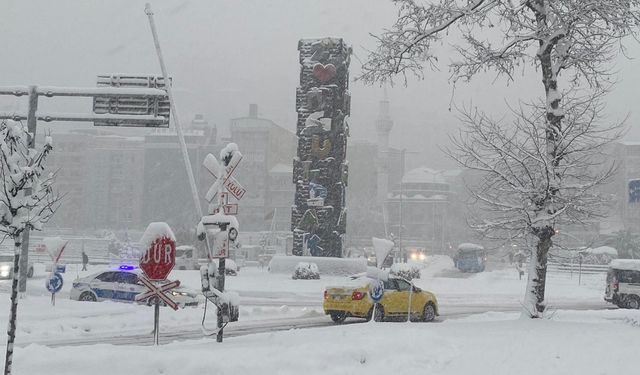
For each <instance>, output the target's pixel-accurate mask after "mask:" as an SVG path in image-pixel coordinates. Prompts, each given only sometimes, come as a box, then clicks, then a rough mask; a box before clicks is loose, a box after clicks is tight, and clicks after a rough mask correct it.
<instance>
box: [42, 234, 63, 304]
mask: <svg viewBox="0 0 640 375" xmlns="http://www.w3.org/2000/svg"><path fill="white" fill-rule="evenodd" d="M68 243H69V241H65V240H63V239H62V238H60V237H46V238H45V239H44V240H43V241H42V244H41V246H42V248H44V250H46V252H47V253H48V254H49V256H50V257H51V262H52V264H51V273H50V274H49V278H48V279H47V281H46V282H45V287H46V288H47V290H48V291H49V292H51V305H52V306H55V305H56V293H58V292H59V291H60V290H61V289H62V285H63V284H64V280H63V278H62V275H61V274H62V273H64V271H65V267H64V266H59V265H58V262H59V261H60V258H61V257H62V253H63V252H64V249H65V248H66V247H67V244H68Z"/></svg>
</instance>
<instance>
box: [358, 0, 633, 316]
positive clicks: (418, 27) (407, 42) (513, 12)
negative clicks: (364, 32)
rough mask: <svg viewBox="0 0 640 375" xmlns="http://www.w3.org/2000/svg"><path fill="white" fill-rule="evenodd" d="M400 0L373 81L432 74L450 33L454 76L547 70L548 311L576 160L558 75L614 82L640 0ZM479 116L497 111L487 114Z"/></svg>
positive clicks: (541, 247)
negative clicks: (560, 223)
mask: <svg viewBox="0 0 640 375" xmlns="http://www.w3.org/2000/svg"><path fill="white" fill-rule="evenodd" d="M393 1H394V2H395V3H397V5H398V7H399V8H398V9H399V11H398V18H397V20H396V22H395V24H394V25H393V27H392V28H391V29H389V30H387V31H385V32H384V33H383V34H382V35H380V36H377V37H376V38H377V40H378V47H377V49H376V50H375V51H372V52H371V54H370V55H369V58H368V61H367V62H366V63H365V64H364V65H363V74H362V76H361V77H360V78H361V79H363V80H364V81H366V82H369V83H373V82H384V81H386V80H391V79H392V78H393V77H395V76H396V75H400V76H401V77H403V78H404V79H405V82H406V77H407V74H415V75H417V76H418V77H423V74H424V72H423V68H424V66H425V65H435V64H437V62H438V59H437V56H436V54H435V53H433V48H432V47H433V45H434V42H436V41H438V40H440V38H441V37H442V36H443V35H447V34H449V33H451V34H453V36H454V37H457V36H459V37H460V40H459V41H458V42H457V43H456V44H454V46H453V47H454V48H455V50H456V51H457V53H458V55H459V58H458V59H457V60H454V61H453V62H451V63H450V65H449V68H450V71H451V78H452V80H453V81H454V82H456V81H458V80H460V79H462V80H470V79H471V78H472V77H473V76H474V75H476V74H477V73H480V72H485V71H494V72H496V73H497V74H498V75H499V76H502V77H505V78H506V80H507V81H511V80H514V79H515V77H514V72H515V70H516V69H517V68H518V67H522V66H534V67H535V68H536V69H535V71H536V73H535V74H540V75H541V80H542V83H543V88H544V111H543V114H542V116H541V118H540V120H541V121H538V122H536V126H538V127H539V128H540V129H539V130H536V131H541V132H543V139H544V151H545V152H544V154H543V155H540V156H538V157H539V158H542V160H543V161H544V163H545V165H546V166H547V168H545V169H538V170H532V171H531V172H537V173H542V172H544V173H546V174H545V175H542V174H536V175H532V178H534V179H536V180H538V179H547V180H548V181H547V182H548V184H547V185H546V188H545V190H544V194H542V195H540V196H539V197H538V198H537V199H535V200H533V201H532V204H534V205H535V209H534V210H532V211H530V213H531V214H533V215H534V216H533V217H532V218H531V223H532V224H533V225H534V227H533V228H532V229H533V233H534V235H535V236H536V237H537V246H536V251H535V252H533V256H532V259H531V262H532V264H533V265H534V266H535V267H534V271H535V272H531V273H530V275H529V288H528V289H527V292H526V293H527V296H526V297H525V300H527V301H528V300H529V298H534V299H535V300H536V301H537V302H536V304H535V309H534V310H531V311H530V313H531V316H532V317H538V316H540V315H541V314H542V312H543V311H544V283H545V278H546V258H547V254H548V251H549V248H550V246H551V244H552V241H551V238H552V236H553V235H554V234H555V230H554V219H556V218H558V217H560V216H562V215H564V214H565V213H566V212H567V207H566V206H565V205H563V204H561V202H562V201H565V200H566V199H565V197H562V196H560V195H561V194H565V193H566V190H565V189H563V188H562V184H563V182H562V179H563V178H565V177H567V175H566V174H565V173H564V171H565V170H566V168H567V167H568V166H571V165H570V164H569V163H570V162H569V161H565V160H563V158H565V157H566V156H567V155H566V153H565V152H564V151H563V150H564V148H565V145H564V144H563V142H562V135H563V134H564V126H566V124H564V122H565V121H566V118H567V113H566V110H567V107H566V105H567V104H566V103H565V104H564V106H563V103H562V101H561V97H562V92H561V91H560V90H559V88H558V79H559V77H560V75H561V74H564V76H563V79H564V80H565V81H566V82H567V83H568V84H569V85H573V86H575V85H579V84H586V85H588V86H589V87H591V88H595V89H596V90H599V89H601V88H602V87H603V86H606V84H605V83H608V80H609V78H610V70H609V69H610V65H609V63H610V62H611V59H612V58H613V57H615V56H616V55H617V54H618V53H619V52H620V51H623V47H622V44H621V43H622V39H623V38H625V37H627V36H633V37H637V32H638V26H639V25H640V9H639V8H640V0H520V1H517V0H439V1H432V2H428V4H427V3H426V2H422V1H419V0H393ZM482 118H484V120H482ZM468 119H469V118H468ZM472 119H474V120H479V121H480V120H482V121H486V120H487V119H486V118H485V117H484V116H480V118H478V117H476V116H472ZM520 119H521V120H523V119H522V118H520ZM482 125H486V124H482ZM477 130H480V129H477ZM535 135H536V136H538V135H540V134H539V133H537V132H536V133H535ZM535 139H539V138H535ZM531 296H533V297H531Z"/></svg>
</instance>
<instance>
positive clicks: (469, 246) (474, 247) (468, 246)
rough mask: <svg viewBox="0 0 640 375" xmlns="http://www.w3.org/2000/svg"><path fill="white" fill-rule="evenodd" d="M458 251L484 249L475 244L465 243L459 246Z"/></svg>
mask: <svg viewBox="0 0 640 375" xmlns="http://www.w3.org/2000/svg"><path fill="white" fill-rule="evenodd" d="M458 249H459V250H484V247H482V246H481V245H477V244H474V243H469V242H465V243H461V244H460V245H458Z"/></svg>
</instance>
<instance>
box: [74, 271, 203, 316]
mask: <svg viewBox="0 0 640 375" xmlns="http://www.w3.org/2000/svg"><path fill="white" fill-rule="evenodd" d="M141 274H142V270H140V269H139V268H136V267H134V266H128V265H122V266H120V267H118V268H116V269H113V270H108V271H103V272H99V273H95V274H93V275H90V276H87V277H83V278H80V279H76V280H74V282H73V286H72V288H71V291H70V292H69V296H70V298H71V299H72V300H76V301H90V302H95V301H105V300H111V301H117V302H134V301H135V296H136V295H137V294H139V293H144V292H146V291H147V288H146V287H145V286H144V285H142V283H141V282H140V281H139V279H138V276H139V275H141ZM168 293H169V294H170V296H171V299H173V300H174V301H175V302H176V303H177V304H178V306H180V307H182V308H184V307H186V306H198V302H199V298H198V293H197V292H195V291H193V290H191V289H188V288H184V287H178V288H175V289H173V290H172V291H170V292H168ZM142 302H143V303H144V302H145V301H142Z"/></svg>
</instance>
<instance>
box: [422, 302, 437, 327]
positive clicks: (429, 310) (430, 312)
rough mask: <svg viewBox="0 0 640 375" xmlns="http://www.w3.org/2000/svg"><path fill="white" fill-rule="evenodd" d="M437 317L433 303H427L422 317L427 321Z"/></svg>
mask: <svg viewBox="0 0 640 375" xmlns="http://www.w3.org/2000/svg"><path fill="white" fill-rule="evenodd" d="M435 318H436V308H435V307H434V306H433V304H432V303H430V302H429V303H427V304H426V305H424V312H423V313H422V319H423V320H424V321H425V322H431V321H433V319H435Z"/></svg>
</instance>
